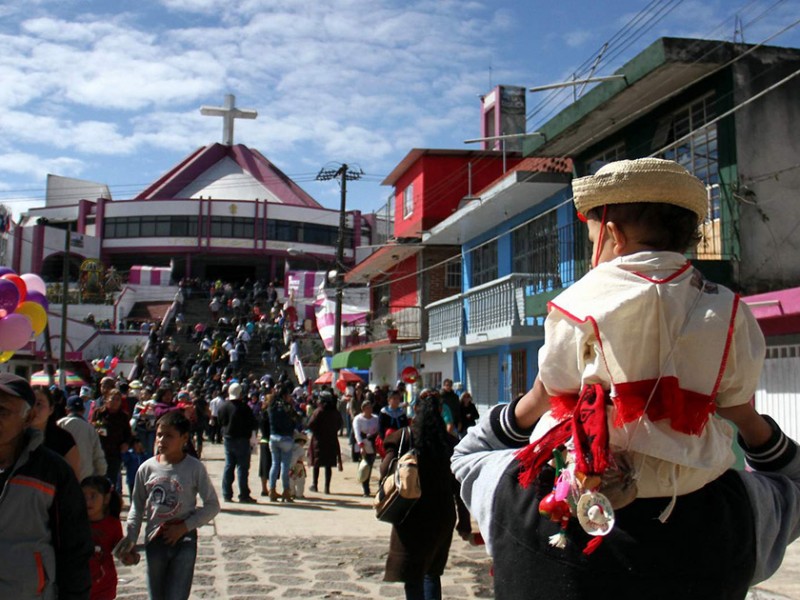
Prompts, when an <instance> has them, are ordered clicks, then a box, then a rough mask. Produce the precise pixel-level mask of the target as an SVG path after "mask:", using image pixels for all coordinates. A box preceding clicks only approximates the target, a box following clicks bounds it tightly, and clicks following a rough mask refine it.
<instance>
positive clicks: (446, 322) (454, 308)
mask: <svg viewBox="0 0 800 600" xmlns="http://www.w3.org/2000/svg"><path fill="white" fill-rule="evenodd" d="M463 298H464V296H463V294H456V295H455V296H450V297H449V298H445V299H443V300H439V301H438V302H434V303H432V304H429V305H428V306H427V307H426V308H427V313H428V341H429V342H440V341H442V340H447V339H452V338H458V337H460V336H461V335H463V333H464V303H463Z"/></svg>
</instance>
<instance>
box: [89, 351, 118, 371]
mask: <svg viewBox="0 0 800 600" xmlns="http://www.w3.org/2000/svg"><path fill="white" fill-rule="evenodd" d="M118 364H119V358H117V357H116V356H113V357H112V356H111V355H110V354H109V355H108V356H106V357H105V358H95V359H94V360H93V361H92V368H93V369H94V370H95V371H97V372H98V373H100V374H102V375H108V374H109V373H113V372H114V369H116V368H117V365H118Z"/></svg>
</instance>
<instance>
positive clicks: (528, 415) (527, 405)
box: [514, 377, 550, 429]
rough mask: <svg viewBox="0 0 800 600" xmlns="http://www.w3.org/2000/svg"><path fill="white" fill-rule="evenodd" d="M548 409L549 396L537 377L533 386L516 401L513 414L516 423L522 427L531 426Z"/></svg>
mask: <svg viewBox="0 0 800 600" xmlns="http://www.w3.org/2000/svg"><path fill="white" fill-rule="evenodd" d="M549 409H550V396H548V395H547V391H546V390H545V389H544V384H543V383H542V381H541V380H540V379H539V378H538V377H537V378H536V381H534V382H533V387H532V388H531V389H530V391H529V392H528V393H527V394H525V395H524V396H523V397H522V398H521V399H520V401H519V402H518V403H517V406H516V409H515V410H514V416H515V417H516V419H517V425H518V426H519V427H521V428H522V429H527V428H528V427H532V426H533V425H534V424H535V423H536V421H538V420H539V419H540V418H541V416H542V415H543V414H544V413H545V412H547V411H548V410H549Z"/></svg>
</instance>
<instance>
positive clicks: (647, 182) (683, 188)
mask: <svg viewBox="0 0 800 600" xmlns="http://www.w3.org/2000/svg"><path fill="white" fill-rule="evenodd" d="M572 193H573V195H574V201H575V208H576V209H577V211H578V212H579V213H580V214H582V215H585V214H586V213H588V212H589V211H590V210H592V209H593V208H597V207H598V206H604V205H606V204H629V203H632V202H660V203H663V204H674V205H675V206H680V207H682V208H686V209H688V210H690V211H692V212H693V213H695V214H696V215H697V217H698V219H700V220H702V219H705V218H706V216H707V214H708V193H707V192H706V186H705V185H703V183H702V182H701V181H700V180H699V179H698V178H697V177H695V176H694V175H692V174H691V173H689V171H687V170H686V169H684V168H683V167H682V166H681V165H679V164H678V163H676V162H674V161H671V160H663V159H660V158H638V159H636V160H620V161H617V162H612V163H609V164H607V165H605V166H604V167H603V168H601V169H600V170H599V171H597V173H595V174H594V175H590V176H588V177H580V178H578V179H574V180H573V181H572Z"/></svg>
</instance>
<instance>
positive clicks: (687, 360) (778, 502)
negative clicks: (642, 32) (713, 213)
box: [453, 158, 800, 600]
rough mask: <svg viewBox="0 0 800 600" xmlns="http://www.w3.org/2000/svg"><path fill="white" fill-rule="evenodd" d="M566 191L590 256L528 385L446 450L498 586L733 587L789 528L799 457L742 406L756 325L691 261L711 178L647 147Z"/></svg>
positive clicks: (583, 591) (592, 593)
mask: <svg viewBox="0 0 800 600" xmlns="http://www.w3.org/2000/svg"><path fill="white" fill-rule="evenodd" d="M573 192H574V200H575V207H576V209H577V211H578V213H579V216H581V217H582V219H583V220H585V221H586V225H587V229H588V236H589V240H590V242H591V244H592V267H593V268H592V270H591V271H589V273H587V274H586V275H585V276H584V277H583V278H581V279H580V280H579V281H578V282H576V283H575V284H573V285H572V286H571V287H569V288H568V289H567V290H565V291H563V292H562V293H561V294H559V295H558V296H557V297H556V298H554V299H553V300H552V301H551V302H550V304H549V308H550V310H549V313H548V316H547V318H546V320H545V341H544V346H543V347H542V348H541V350H540V351H539V374H538V377H537V379H536V381H535V382H534V386H533V388H532V389H531V391H529V392H528V393H527V394H526V395H525V396H523V397H522V398H520V399H518V400H515V401H513V402H512V403H511V404H509V405H504V406H497V407H495V408H494V409H493V410H492V411H491V412H490V414H489V417H488V418H487V419H484V420H482V421H481V423H480V424H479V425H478V426H476V427H473V428H472V429H470V431H469V433H468V434H467V436H466V437H465V438H464V440H462V442H461V444H460V445H459V446H458V448H457V449H456V453H455V455H454V457H453V468H454V471H455V473H456V476H457V477H458V479H459V480H460V481H461V485H462V495H463V497H464V499H465V500H466V502H467V504H468V505H469V508H470V510H471V512H472V514H473V515H474V516H475V517H476V518H477V520H478V523H479V526H480V529H481V533H482V534H483V537H484V539H485V540H486V544H487V548H490V549H491V554H492V556H493V559H494V563H493V564H494V575H495V577H494V581H495V593H496V597H497V598H523V597H526V598H527V597H533V596H535V597H543V598H544V597H547V598H549V597H553V598H555V597H558V598H561V599H563V600H571V599H583V598H610V597H613V598H645V597H646V598H658V599H672V598H681V599H683V600H686V599H696V600H700V599H702V600H709V599H719V600H723V599H725V600H730V599H736V598H744V597H745V596H746V594H747V590H748V587H749V586H751V585H754V584H755V583H757V582H759V581H762V580H763V579H765V578H767V577H769V575H770V574H771V573H773V572H774V571H775V570H776V569H777V567H778V566H779V565H780V562H781V559H782V557H783V552H784V551H785V548H786V545H787V544H788V543H790V542H791V541H792V540H794V539H795V538H797V537H798V535H799V534H800V510H799V509H798V507H800V453H798V452H797V445H796V444H795V443H794V442H793V441H792V440H790V439H788V438H787V437H786V436H785V435H784V434H783V433H782V432H781V430H780V428H779V427H778V426H777V424H776V423H775V422H774V421H773V420H771V419H769V418H765V417H762V416H760V415H758V414H757V413H756V412H755V410H754V408H753V407H752V405H751V404H750V400H751V398H752V397H753V393H754V391H755V389H756V385H757V383H758V378H759V373H760V370H761V366H762V363H763V359H764V353H765V343H764V338H763V335H762V334H761V331H760V329H759V327H758V324H757V323H756V321H755V319H754V318H753V316H752V314H751V313H750V311H749V309H748V308H747V306H745V305H743V304H740V302H739V299H738V297H737V296H736V295H735V294H733V293H732V292H731V291H730V290H728V289H726V288H724V287H722V286H718V285H715V284H713V283H710V282H709V281H707V280H706V279H705V278H704V277H703V275H702V274H701V273H700V272H699V271H698V270H697V269H695V268H693V267H692V265H691V263H690V262H689V261H687V260H686V257H685V253H686V252H687V251H688V250H690V249H691V248H692V247H693V246H694V245H695V244H696V243H697V241H698V239H699V235H698V229H699V224H700V223H701V222H702V220H703V219H705V218H706V216H707V206H708V197H707V192H706V188H705V186H704V185H703V184H702V183H701V182H700V181H699V180H698V179H697V178H695V177H694V176H692V175H691V174H689V173H688V172H687V171H686V170H685V169H684V168H683V167H681V166H680V165H678V164H677V163H675V162H672V161H666V160H660V159H652V158H646V159H638V160H632V161H619V162H614V163H610V164H608V165H606V166H604V167H603V168H601V169H600V170H599V171H598V172H597V174H595V175H593V176H589V177H583V178H580V179H576V180H575V181H573ZM720 417H724V418H726V419H730V420H731V421H732V422H733V423H734V424H735V425H736V426H737V427H738V430H739V436H738V443H739V445H740V446H741V447H742V448H743V450H744V452H745V455H746V457H747V460H748V462H749V464H750V466H751V467H752V468H753V469H756V470H757V472H752V473H745V472H740V471H733V470H731V467H732V465H733V462H734V455H733V452H732V443H733V441H734V434H733V429H732V427H731V426H730V424H729V423H728V422H727V421H726V420H724V419H723V418H720ZM529 441H530V442H531V443H529Z"/></svg>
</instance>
